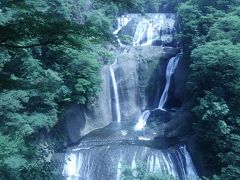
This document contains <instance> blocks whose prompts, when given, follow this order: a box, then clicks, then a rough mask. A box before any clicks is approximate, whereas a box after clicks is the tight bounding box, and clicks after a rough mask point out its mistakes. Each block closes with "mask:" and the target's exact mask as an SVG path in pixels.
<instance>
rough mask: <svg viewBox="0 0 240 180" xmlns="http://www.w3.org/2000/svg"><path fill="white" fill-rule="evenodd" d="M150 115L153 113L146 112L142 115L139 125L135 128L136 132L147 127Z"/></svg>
mask: <svg viewBox="0 0 240 180" xmlns="http://www.w3.org/2000/svg"><path fill="white" fill-rule="evenodd" d="M150 113H151V111H149V110H146V111H144V112H143V113H142V114H141V116H140V117H139V119H138V122H137V124H136V126H135V130H136V131H140V130H142V129H143V128H144V127H145V125H146V123H147V119H148V117H149V115H150Z"/></svg>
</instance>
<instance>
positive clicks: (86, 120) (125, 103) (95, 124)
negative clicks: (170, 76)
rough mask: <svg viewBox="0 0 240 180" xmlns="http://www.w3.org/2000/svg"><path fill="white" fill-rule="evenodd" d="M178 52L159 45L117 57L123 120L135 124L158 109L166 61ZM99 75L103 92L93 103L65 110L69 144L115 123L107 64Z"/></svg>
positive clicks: (112, 95) (72, 106)
mask: <svg viewBox="0 0 240 180" xmlns="http://www.w3.org/2000/svg"><path fill="white" fill-rule="evenodd" d="M177 51H178V50H177V49H174V48H163V47H159V46H151V47H150V46H139V47H131V48H129V49H128V50H126V52H125V53H119V55H116V56H117V57H118V63H117V64H116V67H115V68H114V71H115V75H116V81H117V84H118V91H119V99H120V100H119V101H120V109H121V116H122V120H123V121H135V120H136V119H137V117H139V116H140V114H141V112H142V111H143V110H145V109H152V108H153V107H155V106H157V104H158V101H159V98H160V94H161V91H162V88H163V87H162V85H163V84H164V83H163V82H164V72H165V68H166V65H167V62H168V60H169V58H171V57H173V56H175V54H176V53H177ZM101 76H102V79H103V82H102V91H101V92H100V94H99V97H98V99H97V101H96V102H95V104H93V105H89V106H87V107H84V106H79V105H77V104H73V105H71V106H70V107H69V108H68V110H67V111H66V116H65V122H66V126H65V127H66V131H67V134H68V138H69V142H70V143H74V142H77V141H78V140H79V139H80V138H81V137H82V136H84V135H86V134H88V133H89V132H91V131H93V130H96V129H99V128H102V127H105V126H106V125H108V124H109V123H111V122H112V121H115V120H116V119H115V114H114V113H115V112H114V111H115V107H114V104H112V99H113V97H114V94H113V92H112V89H113V88H112V87H111V86H112V83H111V77H110V71H109V65H104V66H103V68H102V72H101Z"/></svg>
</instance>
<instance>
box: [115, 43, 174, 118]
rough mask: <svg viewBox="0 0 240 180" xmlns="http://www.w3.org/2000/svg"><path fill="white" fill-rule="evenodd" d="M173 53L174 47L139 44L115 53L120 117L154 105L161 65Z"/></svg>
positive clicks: (159, 80) (134, 113)
mask: <svg viewBox="0 0 240 180" xmlns="http://www.w3.org/2000/svg"><path fill="white" fill-rule="evenodd" d="M176 52H177V50H176V49H174V48H162V47H159V46H151V47H149V46H140V47H132V48H130V49H128V51H127V52H126V53H123V54H121V55H119V56H118V67H117V68H116V75H117V77H116V79H117V81H118V87H119V95H120V109H121V112H122V118H123V119H124V120H131V119H133V120H134V119H136V118H137V117H138V116H139V115H140V113H141V112H142V111H143V110H145V109H152V107H153V106H154V105H156V104H157V102H158V101H159V98H158V97H159V91H160V90H159V89H160V87H161V83H160V82H161V81H163V80H162V79H163V78H164V77H163V76H162V75H161V74H162V71H163V70H161V69H162V68H161V65H162V64H166V62H167V61H168V59H169V58H170V57H172V56H174V55H175V54H176ZM156 97H157V98H156Z"/></svg>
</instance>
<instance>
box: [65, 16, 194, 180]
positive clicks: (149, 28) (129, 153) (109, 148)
mask: <svg viewBox="0 0 240 180" xmlns="http://www.w3.org/2000/svg"><path fill="white" fill-rule="evenodd" d="M135 19H138V20H139V19H140V21H138V24H137V27H136V29H135V33H134V35H133V44H134V46H145V45H152V44H154V43H155V42H157V41H161V43H159V45H164V44H167V43H169V42H170V41H172V38H173V36H174V33H175V27H174V24H175V15H174V14H147V15H146V16H145V17H141V16H140V15H137V14H130V15H125V16H124V17H121V18H119V19H118V23H119V24H118V29H117V30H116V31H115V33H116V34H117V33H118V32H121V29H122V28H124V26H126V25H127V24H128V23H129V22H130V21H133V20H135ZM179 59H180V55H179V54H178V55H177V56H176V57H174V58H171V59H170V60H169V63H168V66H167V70H166V85H165V89H164V92H163V94H162V97H161V100H160V103H159V108H160V109H163V108H164V105H165V103H166V101H167V98H168V90H169V86H170V83H171V76H172V74H173V73H174V71H175V69H176V67H177V64H178V61H179ZM117 65H118V63H117V59H116V60H115V62H114V63H113V64H112V65H111V66H110V76H111V82H112V87H113V92H114V103H112V104H114V107H115V111H116V117H113V118H115V119H116V121H113V122H112V124H110V125H109V126H107V127H105V128H102V129H98V130H95V131H93V132H91V133H89V134H88V135H86V136H85V137H84V138H83V139H82V140H81V142H80V143H79V145H78V146H76V147H72V148H69V149H68V150H67V152H66V156H65V159H66V164H65V165H64V169H63V175H64V176H65V177H66V179H68V180H118V179H121V177H122V175H123V169H122V168H123V167H124V166H128V167H131V169H132V170H133V171H134V170H135V169H136V168H137V166H138V163H141V162H145V165H146V168H145V170H146V172H154V173H158V174H168V175H171V176H172V177H173V178H176V179H179V180H185V179H189V180H196V179H197V178H196V177H197V174H196V170H195V168H194V165H193V162H192V160H191V157H190V154H189V152H188V151H187V148H186V146H185V145H177V146H174V147H172V148H168V149H165V150H160V149H158V148H157V147H155V144H154V142H155V140H153V137H154V135H153V134H152V133H150V132H148V130H147V129H146V128H145V125H146V122H147V119H148V117H149V115H150V113H151V111H150V110H145V111H144V112H143V113H142V114H141V116H140V117H139V119H138V122H137V123H136V124H135V126H134V124H133V123H132V119H131V121H129V122H127V121H126V120H125V119H123V120H122V119H121V109H120V103H121V102H120V99H119V96H120V95H119V94H118V93H119V91H120V89H121V88H120V89H118V85H117V82H118V81H117V79H116V78H120V77H116V76H115V71H114V70H115V68H116V66H117ZM117 67H118V66H117ZM133 80H134V79H131V81H133ZM121 98H122V97H121ZM116 122H117V123H116ZM141 132H144V133H142V134H144V136H140V137H139V136H138V135H137V134H139V133H141ZM148 134H150V135H149V136H147V135H148ZM133 174H134V173H133Z"/></svg>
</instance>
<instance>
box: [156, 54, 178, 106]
mask: <svg viewBox="0 0 240 180" xmlns="http://www.w3.org/2000/svg"><path fill="white" fill-rule="evenodd" d="M179 59H180V54H177V56H175V57H172V58H171V59H170V60H169V62H168V65H167V69H166V84H165V88H164V91H163V93H162V96H161V98H160V101H159V105H158V109H161V110H164V111H165V109H164V106H165V103H166V101H167V98H168V90H169V87H170V84H171V78H172V75H173V74H174V71H175V69H176V68H177V65H178V62H179Z"/></svg>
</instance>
